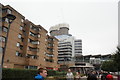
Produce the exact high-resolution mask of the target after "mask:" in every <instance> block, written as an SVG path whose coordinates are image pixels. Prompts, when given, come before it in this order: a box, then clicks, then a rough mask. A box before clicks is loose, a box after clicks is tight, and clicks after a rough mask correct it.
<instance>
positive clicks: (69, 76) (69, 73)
mask: <svg viewBox="0 0 120 80" xmlns="http://www.w3.org/2000/svg"><path fill="white" fill-rule="evenodd" d="M66 78H67V80H74V76H73V73H72V71H71V69H68V72H67V74H66Z"/></svg>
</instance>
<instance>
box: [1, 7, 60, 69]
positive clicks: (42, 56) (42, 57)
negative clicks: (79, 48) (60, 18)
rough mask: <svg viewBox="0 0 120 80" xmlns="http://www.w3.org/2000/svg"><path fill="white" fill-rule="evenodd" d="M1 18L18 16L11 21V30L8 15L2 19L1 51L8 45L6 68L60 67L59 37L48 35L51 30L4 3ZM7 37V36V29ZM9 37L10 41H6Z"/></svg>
mask: <svg viewBox="0 0 120 80" xmlns="http://www.w3.org/2000/svg"><path fill="white" fill-rule="evenodd" d="M0 13H1V14H2V18H3V17H5V16H6V15H7V14H13V15H15V16H16V19H15V20H14V21H13V22H12V23H11V25H10V29H9V28H8V26H9V23H8V19H7V18H3V19H2V25H0V31H2V34H0V43H1V44H0V51H1V53H2V52H3V50H5V49H4V47H5V44H6V50H5V55H4V64H3V66H4V67H7V68H27V69H36V68H38V67H46V68H49V69H53V68H58V64H57V61H58V59H57V56H58V48H57V46H58V40H57V39H56V38H55V37H52V36H49V35H48V34H47V33H48V31H47V30H45V29H44V28H43V27H42V26H41V25H35V24H34V23H32V22H31V21H29V20H27V19H25V17H24V16H23V15H21V14H20V13H19V12H17V11H16V10H15V9H14V8H12V7H11V6H9V5H7V6H4V5H2V11H0ZM8 29H9V33H8V39H7V38H6V35H7V32H8ZM6 39H7V42H5V41H6Z"/></svg>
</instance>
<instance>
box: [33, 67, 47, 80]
mask: <svg viewBox="0 0 120 80" xmlns="http://www.w3.org/2000/svg"><path fill="white" fill-rule="evenodd" d="M46 76H47V70H46V69H44V68H39V69H38V74H37V75H36V76H35V77H34V78H35V80H44V78H45V77H46Z"/></svg>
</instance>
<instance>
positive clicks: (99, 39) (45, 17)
mask: <svg viewBox="0 0 120 80" xmlns="http://www.w3.org/2000/svg"><path fill="white" fill-rule="evenodd" d="M0 2H1V3H2V4H3V5H10V6H11V7H13V8H14V9H16V10H17V11H18V12H20V13H21V14H22V15H23V16H25V18H26V19H28V20H30V21H31V22H33V23H34V24H36V25H39V24H40V25H41V26H43V27H44V28H45V29H46V30H48V31H49V28H50V27H51V26H54V25H56V24H59V23H67V24H69V29H70V30H69V33H70V34H72V35H73V36H75V37H76V39H82V49H83V55H87V54H108V53H113V52H115V50H116V47H117V45H118V0H1V1H0Z"/></svg>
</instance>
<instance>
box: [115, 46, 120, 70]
mask: <svg viewBox="0 0 120 80" xmlns="http://www.w3.org/2000/svg"><path fill="white" fill-rule="evenodd" d="M113 61H114V63H115V64H116V66H117V70H118V71H120V47H117V50H116V52H115V54H114V55H113Z"/></svg>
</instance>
